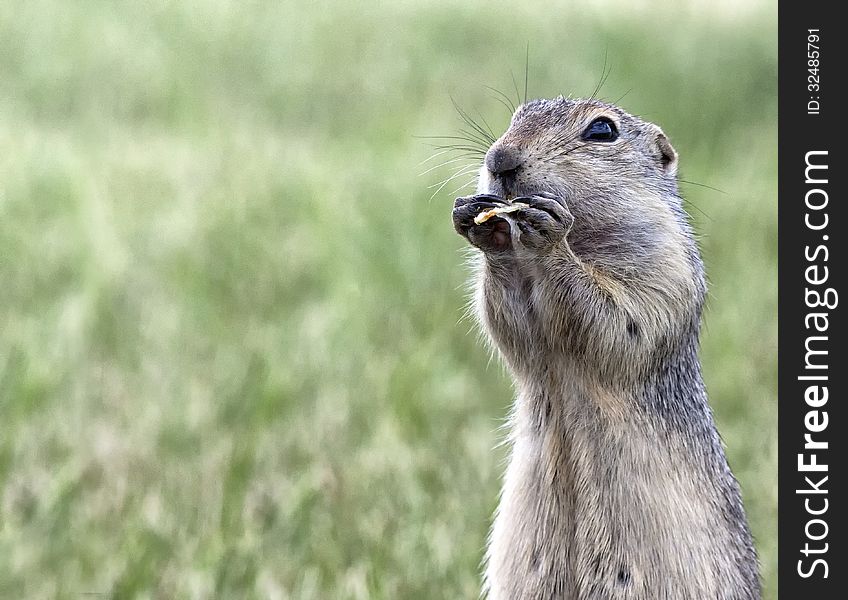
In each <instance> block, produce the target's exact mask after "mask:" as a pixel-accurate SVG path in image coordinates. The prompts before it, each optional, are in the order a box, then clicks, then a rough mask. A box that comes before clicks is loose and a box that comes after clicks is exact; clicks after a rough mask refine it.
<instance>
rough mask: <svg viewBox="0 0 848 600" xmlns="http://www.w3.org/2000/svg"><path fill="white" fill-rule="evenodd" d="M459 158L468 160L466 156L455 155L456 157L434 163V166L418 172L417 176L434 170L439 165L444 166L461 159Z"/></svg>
mask: <svg viewBox="0 0 848 600" xmlns="http://www.w3.org/2000/svg"><path fill="white" fill-rule="evenodd" d="M461 160H468V159H467V158H465V157H464V156H458V157H456V158H452V159H450V160H446V161H444V162H441V163H439V164H437V165H434V166H432V167H430V168H429V169H427V170H426V171H423V172H421V173H419V174H418V176H419V177H421V176H422V175H426V174H427V173H429V172H431V171H435V170H436V169H438V168H439V167H444V166H445V165H449V164H451V163H455V162H459V161H461Z"/></svg>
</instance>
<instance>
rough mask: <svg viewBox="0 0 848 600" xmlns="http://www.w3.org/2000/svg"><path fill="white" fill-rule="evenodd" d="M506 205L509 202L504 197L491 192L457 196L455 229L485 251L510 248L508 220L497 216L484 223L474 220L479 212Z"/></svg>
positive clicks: (454, 218) (454, 213)
mask: <svg viewBox="0 0 848 600" xmlns="http://www.w3.org/2000/svg"><path fill="white" fill-rule="evenodd" d="M506 205H507V203H506V202H505V201H504V200H503V199H502V198H500V197H498V196H493V195H491V194H477V195H474V196H465V197H462V198H457V199H456V201H455V202H454V204H453V226H454V229H456V231H457V233H459V235H461V236H463V237H464V238H465V239H467V240H468V241H469V242H470V243H471V244H472V245H474V246H476V247H478V248H480V250H482V251H484V252H503V251H505V250H509V249H510V248H512V238H511V234H510V226H509V223H508V222H507V221H505V220H504V219H503V218H501V217H497V216H495V217H492V218H490V219H487V220H485V221H484V222H482V223H476V222H475V221H474V219H475V218H476V217H477V216H478V215H479V214H481V213H483V212H485V211H487V210H491V209H493V208H498V207H503V206H506ZM513 214H515V213H513Z"/></svg>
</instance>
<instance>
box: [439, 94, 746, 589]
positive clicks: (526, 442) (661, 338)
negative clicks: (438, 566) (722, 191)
mask: <svg viewBox="0 0 848 600" xmlns="http://www.w3.org/2000/svg"><path fill="white" fill-rule="evenodd" d="M676 173H677V153H676V152H675V150H674V148H673V147H672V145H671V144H670V142H669V140H668V138H667V137H666V135H665V134H664V133H663V131H662V130H661V129H660V128H659V127H657V126H656V125H653V124H651V123H647V122H645V121H643V120H641V119H639V118H637V117H635V116H632V115H630V114H628V113H626V112H625V111H623V110H622V109H620V108H618V107H616V106H613V105H610V104H606V103H604V102H600V101H598V100H572V99H565V98H562V97H559V98H556V99H552V100H533V101H531V102H528V103H526V104H524V105H522V106H520V107H519V108H518V110H517V111H516V112H515V114H514V115H513V117H512V121H511V123H510V126H509V128H508V129H507V131H506V132H505V133H504V134H503V135H502V136H501V137H500V138H499V139H498V140H497V141H496V142H495V143H494V144H493V145H492V146H491V148H489V150H488V152H487V153H486V157H485V161H484V165H483V166H482V168H481V170H480V176H479V182H478V187H477V194H475V195H473V196H469V197H464V198H458V199H457V200H456V202H455V204H454V209H453V222H454V227H455V229H456V230H457V232H458V233H459V234H460V235H462V236H463V237H465V238H466V239H467V240H468V241H469V242H470V243H471V244H472V245H473V246H475V247H476V248H478V249H479V250H480V252H479V260H478V265H477V267H478V268H477V269H476V273H475V283H476V296H475V305H476V310H477V315H478V318H479V320H480V322H481V324H482V326H483V328H484V329H485V331H486V332H487V333H488V335H489V337H490V339H491V341H492V343H493V344H494V346H495V347H496V348H497V350H498V352H499V354H500V355H501V357H502V358H503V360H504V362H505V363H506V365H507V367H508V369H509V371H510V372H511V374H512V376H513V378H514V380H515V387H516V399H515V404H514V409H513V413H512V416H511V422H510V433H509V443H510V445H511V457H510V462H509V466H508V467H507V471H506V474H505V477H504V482H503V490H502V496H501V500H500V504H499V507H498V510H497V513H496V515H495V520H494V525H493V527H492V531H491V535H490V539H489V544H488V549H487V553H486V570H485V575H484V584H483V589H484V594H485V595H486V596H487V597H488V598H489V599H491V600H522V599H528V600H529V599H533V600H538V599H546V600H548V599H550V600H553V599H567V600H578V599H579V600H589V599H604V600H607V599H609V600H618V599H621V600H624V599H628V600H637V599H638V600H706V599H709V600H715V599H722V600H754V599H759V598H760V593H761V592H760V583H759V575H758V565H757V557H756V553H755V550H754V546H753V543H752V539H751V533H750V530H749V528H748V524H747V522H746V517H745V512H744V509H743V506H742V500H741V496H740V492H739V486H738V484H737V482H736V480H735V478H734V477H733V474H732V473H731V471H730V468H729V467H728V464H727V460H726V458H725V454H724V450H723V447H722V444H721V440H720V438H719V435H718V433H717V431H716V428H715V424H714V421H713V418H712V413H711V411H710V408H709V406H708V404H707V395H706V390H705V388H704V384H703V379H702V376H701V367H700V363H699V360H698V346H699V341H698V336H699V330H700V322H701V311H702V307H703V303H704V297H705V293H706V284H705V278H704V267H703V264H702V262H701V258H700V254H699V251H698V247H697V244H696V242H695V239H694V236H693V234H692V230H691V227H690V225H689V223H688V220H687V215H686V213H685V211H684V209H683V207H682V201H681V198H680V194H679V192H678V187H677V178H676ZM513 201H515V202H516V203H518V202H520V203H522V204H525V205H526V207H520V208H519V209H517V210H511V211H495V212H494V213H491V216H490V217H486V218H485V220H482V222H477V223H475V217H477V216H478V215H480V214H481V213H483V212H486V211H492V210H493V209H497V208H502V207H504V206H506V205H509V204H511V203H512V202H513ZM478 221H480V219H478Z"/></svg>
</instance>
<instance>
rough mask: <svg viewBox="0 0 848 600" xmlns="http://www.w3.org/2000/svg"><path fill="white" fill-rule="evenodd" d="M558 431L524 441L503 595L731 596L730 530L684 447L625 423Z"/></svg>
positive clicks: (498, 528)
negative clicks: (726, 588) (725, 582)
mask: <svg viewBox="0 0 848 600" xmlns="http://www.w3.org/2000/svg"><path fill="white" fill-rule="evenodd" d="M554 431H556V430H552V431H546V432H543V433H540V434H539V435H526V436H523V437H522V436H519V437H518V438H517V439H516V440H515V445H514V448H513V450H514V453H513V457H512V461H511V463H510V466H509V468H508V471H507V475H506V480H505V485H504V494H503V498H502V504H501V508H500V511H499V514H498V517H497V519H496V522H495V526H494V529H493V535H492V545H491V548H490V561H489V578H490V580H492V591H493V592H494V591H495V590H496V589H498V587H497V586H498V585H500V588H499V589H500V590H501V592H500V595H495V594H492V595H491V597H492V598H501V597H502V598H512V599H518V598H551V599H553V598H563V599H575V600H576V599H587V600H588V599H610V600H612V599H640V600H641V599H645V600H647V599H649V598H650V599H652V600H657V599H661V598H669V599H671V598H675V599H679V598H706V597H710V598H715V597H721V596H720V595H719V594H718V593H717V591H718V590H717V586H718V585H719V583H718V582H717V581H716V574H717V572H718V571H721V569H719V568H717V567H718V565H717V564H716V557H717V556H719V557H720V556H721V555H722V553H723V550H722V548H721V547H720V546H721V544H723V543H726V540H723V538H722V532H721V530H717V529H716V527H715V522H716V512H715V507H714V506H713V505H712V504H711V503H710V502H709V501H708V500H707V499H706V498H707V497H706V494H705V493H704V490H703V487H704V482H703V481H701V479H700V478H699V477H698V475H697V473H694V474H693V469H692V468H691V465H689V464H688V463H685V462H681V461H682V460H688V459H685V457H684V458H681V451H682V448H681V447H668V446H663V445H662V444H659V443H658V442H657V440H658V439H659V436H657V435H655V434H654V432H652V431H650V430H648V431H645V430H644V429H642V430H640V429H638V428H636V427H630V426H627V425H626V424H622V425H621V427H620V429H619V430H617V431H616V430H611V429H610V428H604V427H599V426H597V423H590V422H587V423H584V424H583V427H581V428H579V429H576V432H572V433H564V432H562V431H556V433H554ZM719 560H720V559H719ZM496 571H497V573H496ZM496 584H497V585H496Z"/></svg>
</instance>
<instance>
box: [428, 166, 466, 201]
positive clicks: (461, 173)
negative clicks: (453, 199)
mask: <svg viewBox="0 0 848 600" xmlns="http://www.w3.org/2000/svg"><path fill="white" fill-rule="evenodd" d="M471 172H472V171H465V172H462V171H460V172H459V173H456V174H455V175H452V176H451V177H448V178H447V179H445V180H444V181H443V182H442V183H441V185H439V187H438V189H436V191H435V192H433V194H432V195H431V196H430V200H432V199H433V198H435V197H436V195H437V194H438V193H439V192H441V191H442V189H443V188H444V187H445V186H446V185H447V184H448V183H450V182H451V181H453V180H454V179H456V178H457V177H462V176H463V175H470V174H471ZM433 187H435V184H434V185H431V186H427V189H431V188H433Z"/></svg>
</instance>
